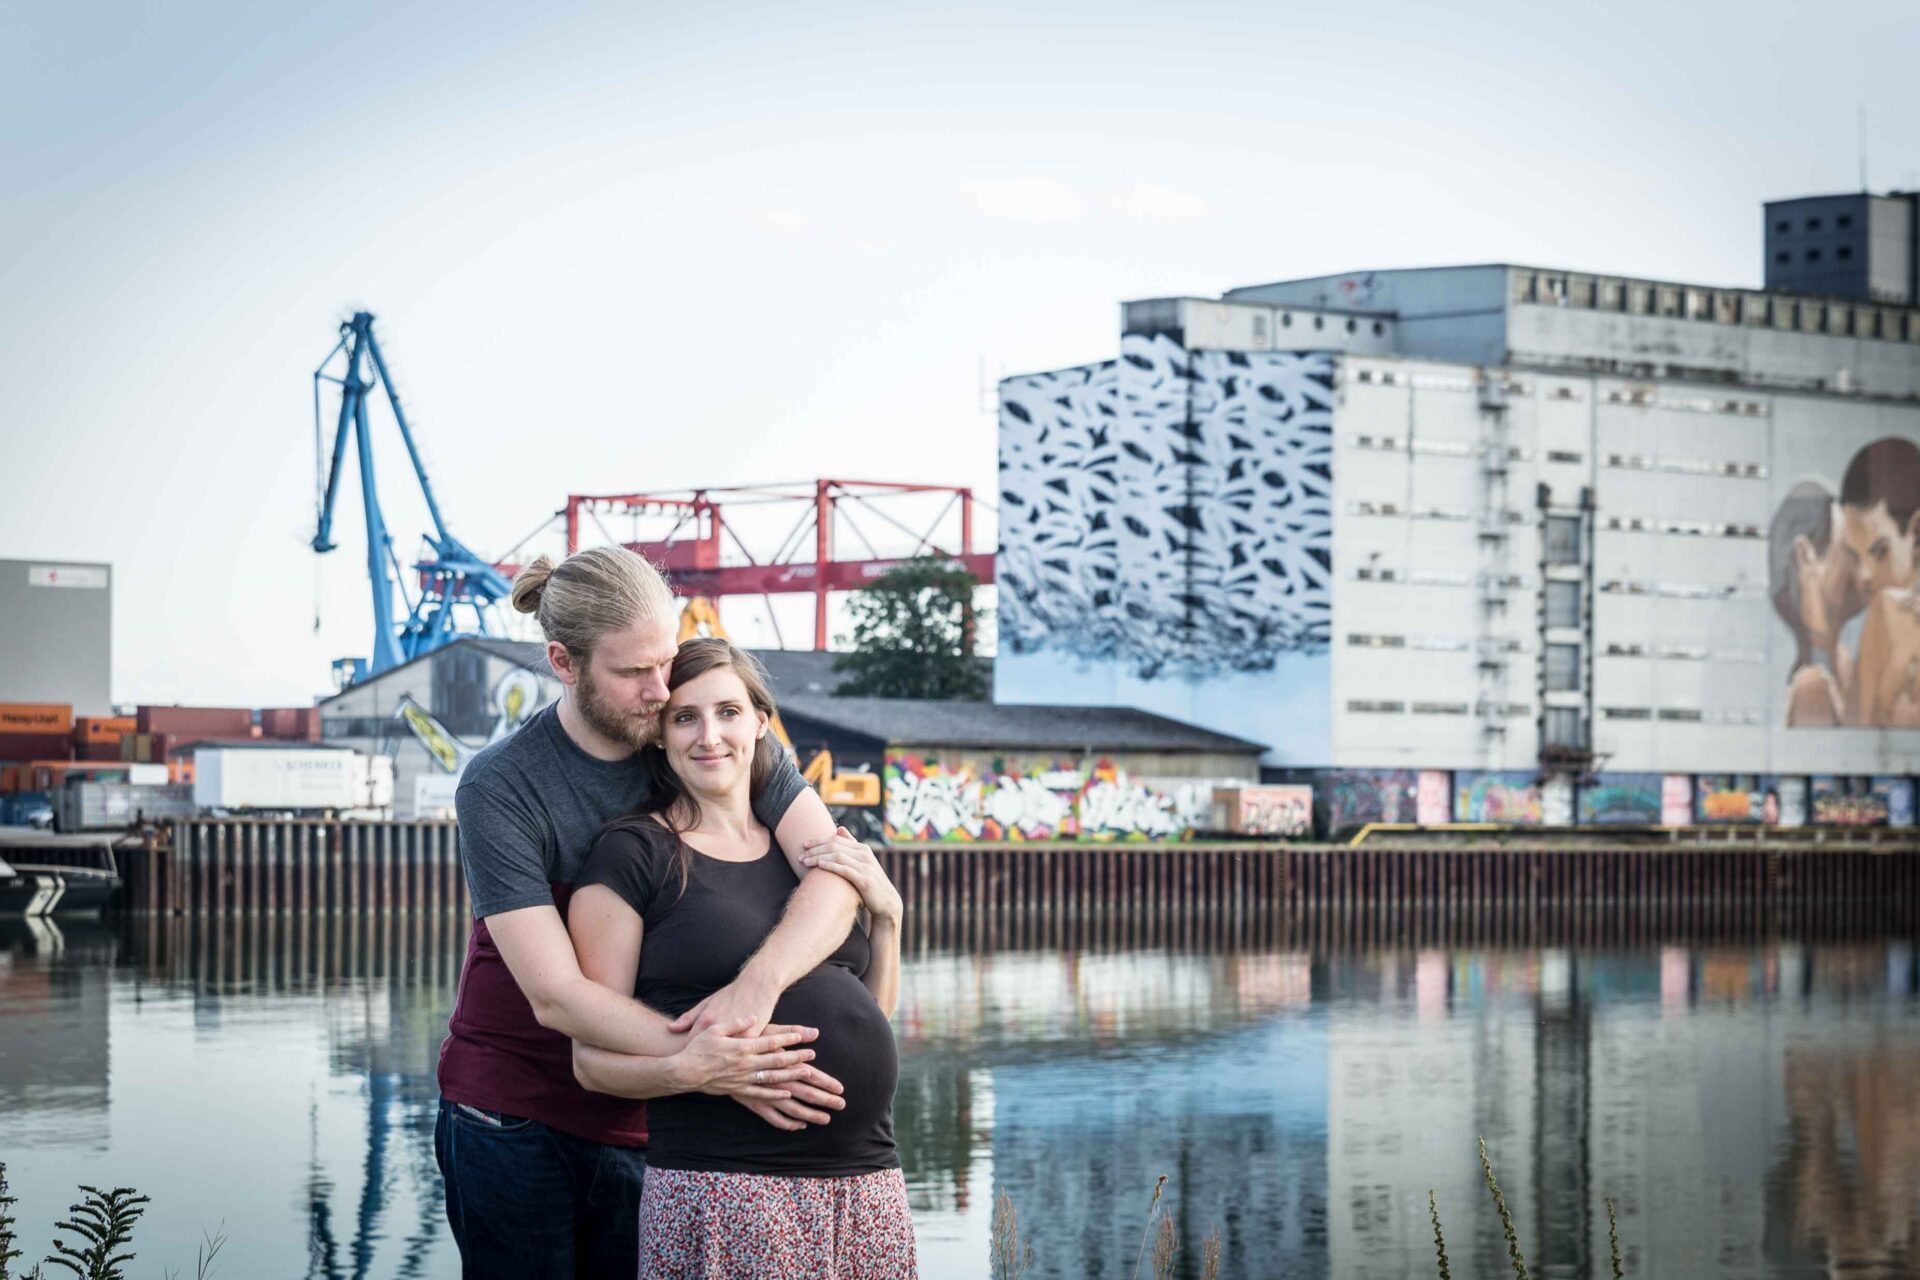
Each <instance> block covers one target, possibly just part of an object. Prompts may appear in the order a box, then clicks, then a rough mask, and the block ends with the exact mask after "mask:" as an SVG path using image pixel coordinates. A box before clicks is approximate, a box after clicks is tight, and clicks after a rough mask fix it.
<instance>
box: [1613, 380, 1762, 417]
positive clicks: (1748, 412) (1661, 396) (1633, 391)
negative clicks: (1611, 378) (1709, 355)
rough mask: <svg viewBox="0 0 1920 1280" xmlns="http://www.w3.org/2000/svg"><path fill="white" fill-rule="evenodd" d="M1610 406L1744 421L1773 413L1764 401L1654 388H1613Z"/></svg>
mask: <svg viewBox="0 0 1920 1280" xmlns="http://www.w3.org/2000/svg"><path fill="white" fill-rule="evenodd" d="M1607 403H1608V404H1630V405H1633V406H1635V407H1636V408H1641V409H1672V410H1674V411H1675V412H1677V413H1731V414H1737V415H1738V416H1740V417H1742V418H1764V417H1767V416H1768V413H1769V409H1768V406H1767V402H1766V401H1764V400H1728V399H1726V398H1724V397H1719V396H1700V395H1680V394H1678V393H1675V392H1665V393H1662V392H1658V391H1655V390H1654V389H1653V388H1652V387H1613V388H1610V389H1609V390H1608V391H1607Z"/></svg>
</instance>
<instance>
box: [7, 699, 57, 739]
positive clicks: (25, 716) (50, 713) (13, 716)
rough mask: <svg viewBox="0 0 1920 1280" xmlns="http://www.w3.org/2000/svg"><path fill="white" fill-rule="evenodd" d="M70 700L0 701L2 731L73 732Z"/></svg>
mask: <svg viewBox="0 0 1920 1280" xmlns="http://www.w3.org/2000/svg"><path fill="white" fill-rule="evenodd" d="M72 732H73V704H72V703H70V702H0V733H72Z"/></svg>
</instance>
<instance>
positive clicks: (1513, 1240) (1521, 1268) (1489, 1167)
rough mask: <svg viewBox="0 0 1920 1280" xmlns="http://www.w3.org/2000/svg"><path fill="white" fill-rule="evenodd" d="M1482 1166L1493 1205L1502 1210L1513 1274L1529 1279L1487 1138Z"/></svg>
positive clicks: (1483, 1144)
mask: <svg viewBox="0 0 1920 1280" xmlns="http://www.w3.org/2000/svg"><path fill="white" fill-rule="evenodd" d="M1480 1168H1481V1169H1483V1170H1484V1171H1485V1172H1486V1175H1487V1190H1488V1191H1490V1192H1492V1193H1493V1207H1494V1208H1496V1209H1498V1210H1499V1211H1500V1229H1501V1230H1502V1231H1504V1232H1506V1233H1507V1256H1508V1257H1509V1258H1511V1259H1512V1260H1513V1274H1514V1275H1516V1276H1518V1277H1519V1278H1520V1280H1527V1260H1526V1258H1525V1256H1524V1255H1522V1254H1521V1252H1520V1236H1519V1233H1518V1232H1516V1231H1515V1230H1514V1229H1513V1215H1512V1214H1510V1213H1508V1212H1507V1197H1506V1196H1505V1195H1503V1194H1502V1193H1501V1191H1500V1183H1499V1181H1498V1180H1496V1179H1495V1178H1494V1176H1493V1161H1491V1160H1489V1159H1488V1158H1487V1140H1486V1139H1485V1138H1482V1139H1480Z"/></svg>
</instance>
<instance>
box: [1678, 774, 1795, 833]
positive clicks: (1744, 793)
mask: <svg viewBox="0 0 1920 1280" xmlns="http://www.w3.org/2000/svg"><path fill="white" fill-rule="evenodd" d="M1693 785H1694V807H1693V820H1694V821H1695V822H1699V823H1703V824H1708V823H1725V822H1766V821H1769V819H1768V817H1767V813H1768V807H1767V791H1766V789H1765V788H1764V787H1762V786H1761V785H1760V779H1759V778H1757V777H1755V776H1754V775H1752V774H1701V775H1700V776H1699V777H1697V778H1695V779H1694V780H1693ZM1778 811H1779V800H1778V798H1777V797H1776V798H1775V800H1774V804H1773V808H1772V812H1773V813H1774V814H1775V816H1776V818H1777V816H1778Z"/></svg>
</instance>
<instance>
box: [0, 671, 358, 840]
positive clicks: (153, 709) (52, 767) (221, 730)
mask: <svg viewBox="0 0 1920 1280" xmlns="http://www.w3.org/2000/svg"><path fill="white" fill-rule="evenodd" d="M319 741H320V712H319V709H318V708H317V707H267V708H263V709H261V710H259V711H255V710H253V709H251V708H248V707H159V706H143V707H139V708H136V710H135V713H134V714H133V715H130V716H79V717H76V716H75V715H74V714H73V707H72V706H71V705H69V704H66V703H42V702H15V703H0V826H15V825H44V824H46V823H49V822H51V823H53V824H54V825H56V826H58V827H59V828H60V829H61V830H63V831H87V830H102V829H112V828H121V827H126V826H129V825H131V824H133V823H137V822H141V821H154V820H156V819H160V818H174V817H188V816H191V815H192V814H193V813H194V812H195V809H194V805H193V795H192V792H193V782H194V760H195V755H196V749H197V748H201V747H218V746H254V747H257V746H261V745H264V743H268V742H270V743H275V744H278V743H285V744H287V745H288V746H294V745H295V744H304V743H317V742H319Z"/></svg>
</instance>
